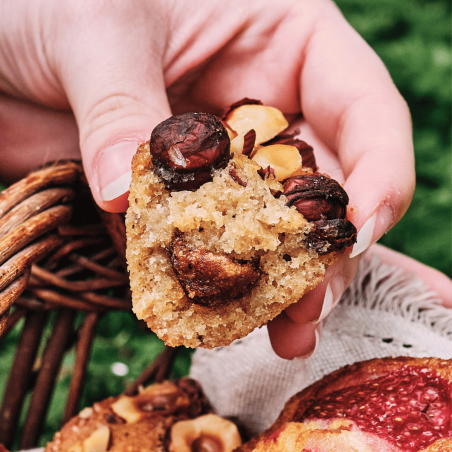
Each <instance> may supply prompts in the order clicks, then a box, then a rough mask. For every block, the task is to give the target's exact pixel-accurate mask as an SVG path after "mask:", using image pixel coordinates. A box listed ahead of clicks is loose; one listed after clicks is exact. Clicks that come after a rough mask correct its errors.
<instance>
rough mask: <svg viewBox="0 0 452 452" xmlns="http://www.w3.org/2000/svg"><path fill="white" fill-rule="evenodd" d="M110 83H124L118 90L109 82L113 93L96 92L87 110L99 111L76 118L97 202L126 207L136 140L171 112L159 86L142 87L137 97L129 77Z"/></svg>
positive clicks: (116, 209)
mask: <svg viewBox="0 0 452 452" xmlns="http://www.w3.org/2000/svg"><path fill="white" fill-rule="evenodd" d="M114 84H115V85H116V84H117V86H122V87H123V88H122V93H121V94H120V95H119V94H117V90H116V92H115V89H114V88H113V86H112V92H110V93H104V94H102V95H101V96H99V97H98V98H97V97H94V98H93V105H92V107H91V111H96V110H97V111H99V110H100V112H99V113H98V114H94V115H85V116H83V119H82V120H81V121H80V125H79V127H80V148H81V152H82V159H83V165H84V168H85V173H86V176H87V178H88V182H89V185H90V188H91V191H92V194H93V196H94V199H95V201H96V202H97V204H98V205H99V207H101V208H102V209H104V210H106V211H109V212H124V211H125V210H126V209H127V207H128V200H127V196H128V191H129V185H130V181H131V162H132V158H133V156H134V155H135V152H136V150H137V148H138V145H139V144H140V143H143V142H145V141H147V140H149V137H150V135H151V131H152V129H153V128H154V127H155V126H156V125H157V124H158V123H160V122H162V121H163V120H164V119H166V118H168V117H169V116H170V115H171V111H170V107H169V105H168V101H167V99H166V93H165V90H164V87H163V86H160V89H156V85H153V86H152V87H146V88H142V89H140V95H139V96H138V95H137V94H138V93H134V92H133V91H134V84H133V83H130V78H125V79H124V80H116V81H115V82H114ZM112 85H113V82H112ZM144 91H146V93H144ZM140 97H141V99H140ZM107 105H110V106H109V107H106V106H107Z"/></svg>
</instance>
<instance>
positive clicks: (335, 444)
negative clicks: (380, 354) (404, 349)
mask: <svg viewBox="0 0 452 452" xmlns="http://www.w3.org/2000/svg"><path fill="white" fill-rule="evenodd" d="M451 404H452V360H441V359H436V358H407V357H403V358H383V359H374V360H370V361H364V362H361V363H356V364H353V365H351V366H345V367H343V368H341V369H339V370H337V371H336V372H333V373H331V374H329V375H327V376H325V377H324V378H323V379H321V380H320V381H318V382H316V383H314V384H313V385H311V386H309V387H308V388H306V389H304V390H303V391H301V392H299V393H298V394H296V395H294V396H293V397H292V398H291V399H290V400H289V401H288V402H287V403H286V405H285V407H284V409H283V411H282V412H281V414H280V416H279V418H278V419H277V420H276V422H275V423H274V424H273V425H272V426H271V427H270V428H269V429H268V430H266V431H265V432H264V433H262V434H261V435H259V436H258V437H256V438H254V439H253V440H251V441H249V442H248V443H246V444H244V445H243V446H241V447H239V448H238V449H237V452H251V451H255V452H258V451H259V452H260V451H266V452H283V451H284V452H300V451H304V452H308V451H309V452H326V451H328V452H329V451H347V452H364V451H365V452H400V451H403V452H414V451H416V452H417V451H429V452H445V451H452V406H451Z"/></svg>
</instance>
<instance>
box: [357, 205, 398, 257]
mask: <svg viewBox="0 0 452 452" xmlns="http://www.w3.org/2000/svg"><path fill="white" fill-rule="evenodd" d="M393 222H394V213H393V211H392V209H391V208H390V207H389V206H388V205H386V204H383V205H382V206H380V208H379V209H378V210H377V211H376V212H375V213H374V214H373V215H372V216H371V217H370V218H369V219H368V220H367V221H366V222H365V223H364V225H363V227H362V228H361V230H360V231H359V232H358V235H357V237H356V243H355V244H354V245H353V249H352V252H351V253H350V257H355V256H358V255H359V254H361V253H363V252H364V251H366V250H367V248H369V246H370V245H371V244H372V243H374V242H376V241H377V240H378V239H379V238H380V237H381V236H382V235H383V234H384V233H385V232H387V231H388V230H389V229H390V228H391V226H392V224H393Z"/></svg>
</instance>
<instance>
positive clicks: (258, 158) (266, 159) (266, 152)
mask: <svg viewBox="0 0 452 452" xmlns="http://www.w3.org/2000/svg"><path fill="white" fill-rule="evenodd" d="M251 160H253V161H255V162H256V163H257V164H258V165H260V166H261V167H262V168H267V167H268V166H270V167H271V168H273V169H274V171H275V178H276V180H278V181H283V180H285V179H287V178H289V177H290V176H292V175H293V174H295V173H296V172H298V171H300V170H301V164H302V162H301V155H300V153H299V152H298V149H297V148H296V147H295V146H289V145H286V144H273V145H271V146H263V147H261V148H260V149H259V150H258V151H257V152H256V153H255V154H254V156H253V157H252V159H251Z"/></svg>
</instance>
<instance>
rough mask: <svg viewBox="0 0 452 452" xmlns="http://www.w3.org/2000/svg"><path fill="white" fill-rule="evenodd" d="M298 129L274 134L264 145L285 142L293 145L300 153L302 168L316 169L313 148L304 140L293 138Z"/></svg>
mask: <svg viewBox="0 0 452 452" xmlns="http://www.w3.org/2000/svg"><path fill="white" fill-rule="evenodd" d="M298 133H299V131H298V130H297V131H295V132H294V133H288V134H281V135H276V137H275V138H273V139H271V140H270V141H267V142H266V143H264V146H269V145H272V144H287V145H289V146H295V147H296V148H297V149H298V152H299V153H300V155H301V158H302V160H303V168H311V169H312V171H314V172H315V171H317V164H316V161H315V157H314V148H313V147H312V146H310V145H309V144H308V143H306V142H305V141H302V140H300V139H298V138H295V135H297V134H298Z"/></svg>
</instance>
